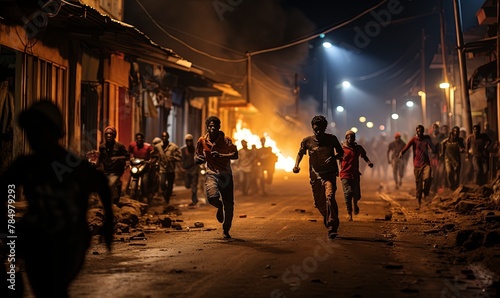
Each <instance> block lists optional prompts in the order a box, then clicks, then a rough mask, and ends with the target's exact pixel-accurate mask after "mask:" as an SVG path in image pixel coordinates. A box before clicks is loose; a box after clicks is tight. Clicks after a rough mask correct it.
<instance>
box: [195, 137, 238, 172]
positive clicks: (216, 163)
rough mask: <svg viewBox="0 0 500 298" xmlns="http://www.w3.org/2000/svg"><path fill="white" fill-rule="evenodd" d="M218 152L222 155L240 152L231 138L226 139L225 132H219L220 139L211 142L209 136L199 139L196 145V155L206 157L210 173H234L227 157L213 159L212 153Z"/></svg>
mask: <svg viewBox="0 0 500 298" xmlns="http://www.w3.org/2000/svg"><path fill="white" fill-rule="evenodd" d="M212 151H217V152H219V153H221V154H228V153H233V152H238V149H237V148H236V146H235V145H234V144H233V141H232V140H231V138H230V137H226V136H225V135H224V132H222V131H219V136H218V138H217V139H216V140H215V141H214V142H211V141H210V138H209V137H208V134H206V135H205V136H203V137H201V138H199V139H198V143H197V144H196V154H197V155H203V156H205V160H206V162H207V169H208V171H211V172H214V173H231V174H232V173H233V171H232V170H231V160H230V159H229V158H227V157H213V156H212V154H211V152H212Z"/></svg>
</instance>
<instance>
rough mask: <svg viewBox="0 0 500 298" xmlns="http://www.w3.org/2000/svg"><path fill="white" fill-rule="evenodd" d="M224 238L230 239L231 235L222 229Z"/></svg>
mask: <svg viewBox="0 0 500 298" xmlns="http://www.w3.org/2000/svg"><path fill="white" fill-rule="evenodd" d="M224 238H226V239H231V235H229V231H224Z"/></svg>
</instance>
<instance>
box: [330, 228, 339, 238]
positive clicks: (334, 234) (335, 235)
mask: <svg viewBox="0 0 500 298" xmlns="http://www.w3.org/2000/svg"><path fill="white" fill-rule="evenodd" d="M337 235H338V233H337V232H336V231H334V230H328V238H329V239H335V238H336V237H337Z"/></svg>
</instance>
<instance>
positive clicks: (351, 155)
mask: <svg viewBox="0 0 500 298" xmlns="http://www.w3.org/2000/svg"><path fill="white" fill-rule="evenodd" d="M342 148H343V149H344V158H343V159H342V160H341V161H340V175H339V176H340V178H341V179H359V176H361V173H360V172H359V157H361V158H363V159H365V158H366V151H365V149H364V148H363V146H361V145H358V144H354V146H353V147H350V146H347V145H343V146H342Z"/></svg>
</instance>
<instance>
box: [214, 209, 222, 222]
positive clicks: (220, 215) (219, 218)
mask: <svg viewBox="0 0 500 298" xmlns="http://www.w3.org/2000/svg"><path fill="white" fill-rule="evenodd" d="M215 217H217V221H218V222H220V223H223V222H224V211H223V210H222V207H220V208H217V214H216V215H215Z"/></svg>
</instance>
